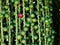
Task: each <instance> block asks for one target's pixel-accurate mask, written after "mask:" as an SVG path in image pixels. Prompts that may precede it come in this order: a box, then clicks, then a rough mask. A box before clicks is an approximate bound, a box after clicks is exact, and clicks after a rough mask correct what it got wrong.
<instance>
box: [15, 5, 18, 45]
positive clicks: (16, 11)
mask: <svg viewBox="0 0 60 45" xmlns="http://www.w3.org/2000/svg"><path fill="white" fill-rule="evenodd" d="M15 20H16V23H15V24H16V25H15V26H16V45H18V40H17V35H18V24H17V5H15Z"/></svg>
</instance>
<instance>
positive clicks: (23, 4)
mask: <svg viewBox="0 0 60 45" xmlns="http://www.w3.org/2000/svg"><path fill="white" fill-rule="evenodd" d="M24 5H25V3H24V0H23V16H24V17H23V18H24V25H23V27H25V6H24ZM24 38H25V39H26V35H24ZM24 45H26V43H25V44H24Z"/></svg>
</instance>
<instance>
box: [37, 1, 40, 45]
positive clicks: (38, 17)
mask: <svg viewBox="0 0 60 45" xmlns="http://www.w3.org/2000/svg"><path fill="white" fill-rule="evenodd" d="M37 11H38V16H37V17H38V30H39V45H41V31H40V22H39V13H40V12H39V0H37Z"/></svg>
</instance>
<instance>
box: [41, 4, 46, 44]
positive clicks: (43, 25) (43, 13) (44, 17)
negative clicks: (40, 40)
mask: <svg viewBox="0 0 60 45" xmlns="http://www.w3.org/2000/svg"><path fill="white" fill-rule="evenodd" d="M43 7H44V5H43V4H42V8H43ZM42 15H43V17H44V19H45V15H44V10H43V11H42ZM44 21H45V20H44ZM43 27H44V34H45V22H43ZM44 39H45V41H44V44H45V45H46V35H44Z"/></svg>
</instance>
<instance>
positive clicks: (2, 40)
mask: <svg viewBox="0 0 60 45" xmlns="http://www.w3.org/2000/svg"><path fill="white" fill-rule="evenodd" d="M3 42H4V36H3V26H2V18H1V45H2V44H3Z"/></svg>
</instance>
